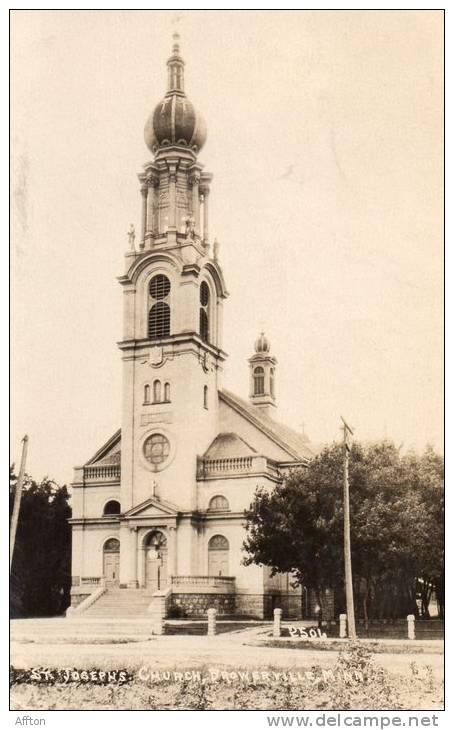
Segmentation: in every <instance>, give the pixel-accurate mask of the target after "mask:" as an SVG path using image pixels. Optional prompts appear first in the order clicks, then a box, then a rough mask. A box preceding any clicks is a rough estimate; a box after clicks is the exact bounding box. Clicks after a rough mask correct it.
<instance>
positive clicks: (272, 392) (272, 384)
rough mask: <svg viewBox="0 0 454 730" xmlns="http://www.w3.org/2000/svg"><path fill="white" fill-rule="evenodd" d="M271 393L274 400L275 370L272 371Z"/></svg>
mask: <svg viewBox="0 0 454 730" xmlns="http://www.w3.org/2000/svg"><path fill="white" fill-rule="evenodd" d="M270 393H271V397H272V398H274V368H271V370H270Z"/></svg>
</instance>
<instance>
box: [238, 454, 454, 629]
mask: <svg viewBox="0 0 454 730" xmlns="http://www.w3.org/2000/svg"><path fill="white" fill-rule="evenodd" d="M350 457H351V458H350V501H351V545H352V563H353V577H354V588H355V603H356V610H357V612H358V613H359V615H362V616H363V617H364V618H365V620H366V622H367V621H368V620H369V618H370V617H372V616H378V617H384V616H388V617H397V616H403V615H406V614H407V613H417V612H418V607H417V597H418V595H420V594H421V586H432V587H433V590H436V591H437V596H440V598H439V602H440V605H441V604H442V602H441V597H442V588H443V582H442V580H443V579H442V576H443V504H442V497H443V482H442V477H443V460H442V458H441V457H439V456H437V455H436V454H435V453H434V452H433V450H430V449H428V450H426V452H425V453H424V454H423V456H422V457H418V456H417V455H415V454H408V455H404V456H402V455H401V453H400V450H399V449H397V448H396V447H395V446H394V444H392V443H391V442H389V441H382V442H378V443H374V444H370V445H367V446H362V445H361V444H358V443H355V444H353V447H352V451H351V455H350ZM342 460H343V450H342V447H341V446H339V445H333V446H330V447H327V448H326V449H324V451H323V452H322V453H321V454H319V455H318V456H317V457H316V458H315V459H314V460H313V461H312V462H311V463H310V464H309V466H308V467H307V469H304V470H303V469H301V470H298V471H296V472H294V473H293V474H291V475H290V476H289V477H288V478H287V479H286V480H285V481H284V483H283V484H281V485H279V486H278V487H277V488H276V489H275V490H274V491H272V492H269V491H267V490H265V489H259V490H257V492H256V494H255V498H254V501H253V503H252V505H251V507H250V509H249V510H247V511H246V520H247V536H246V540H245V542H244V548H245V550H246V553H247V556H246V558H245V563H246V564H250V563H258V564H263V565H268V566H270V567H271V569H272V572H273V573H275V572H292V573H293V574H294V577H295V582H296V583H299V584H301V585H305V586H306V587H307V588H309V589H312V590H313V591H314V592H315V594H316V596H317V599H318V603H319V605H320V606H322V605H323V594H324V591H325V589H326V588H333V589H334V591H335V596H336V598H337V601H338V605H337V607H336V610H337V611H339V610H344V606H345V599H344V565H343V510H342ZM427 596H428V597H429V598H430V592H429V591H428V590H426V600H425V602H424V601H423V608H424V606H425V609H424V610H423V613H425V615H427V613H428V608H427V604H428V598H427Z"/></svg>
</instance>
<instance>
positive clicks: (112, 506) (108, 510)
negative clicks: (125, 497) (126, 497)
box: [103, 499, 121, 515]
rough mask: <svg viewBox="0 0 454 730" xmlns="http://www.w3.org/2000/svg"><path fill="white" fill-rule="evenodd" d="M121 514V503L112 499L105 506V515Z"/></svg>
mask: <svg viewBox="0 0 454 730" xmlns="http://www.w3.org/2000/svg"><path fill="white" fill-rule="evenodd" d="M120 512H121V507H120V502H117V500H116V499H111V500H110V501H109V502H106V504H105V505H104V510H103V515H119V514H120Z"/></svg>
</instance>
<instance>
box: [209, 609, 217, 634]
mask: <svg viewBox="0 0 454 730" xmlns="http://www.w3.org/2000/svg"><path fill="white" fill-rule="evenodd" d="M207 614H208V636H216V609H215V608H209V609H208V611H207Z"/></svg>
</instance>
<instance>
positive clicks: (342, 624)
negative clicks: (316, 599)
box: [339, 613, 347, 639]
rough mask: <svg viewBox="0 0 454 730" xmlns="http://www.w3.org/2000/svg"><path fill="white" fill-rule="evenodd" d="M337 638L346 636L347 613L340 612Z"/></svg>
mask: <svg viewBox="0 0 454 730" xmlns="http://www.w3.org/2000/svg"><path fill="white" fill-rule="evenodd" d="M339 638H340V639H346V638H347V614H346V613H341V614H340V616H339Z"/></svg>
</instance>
